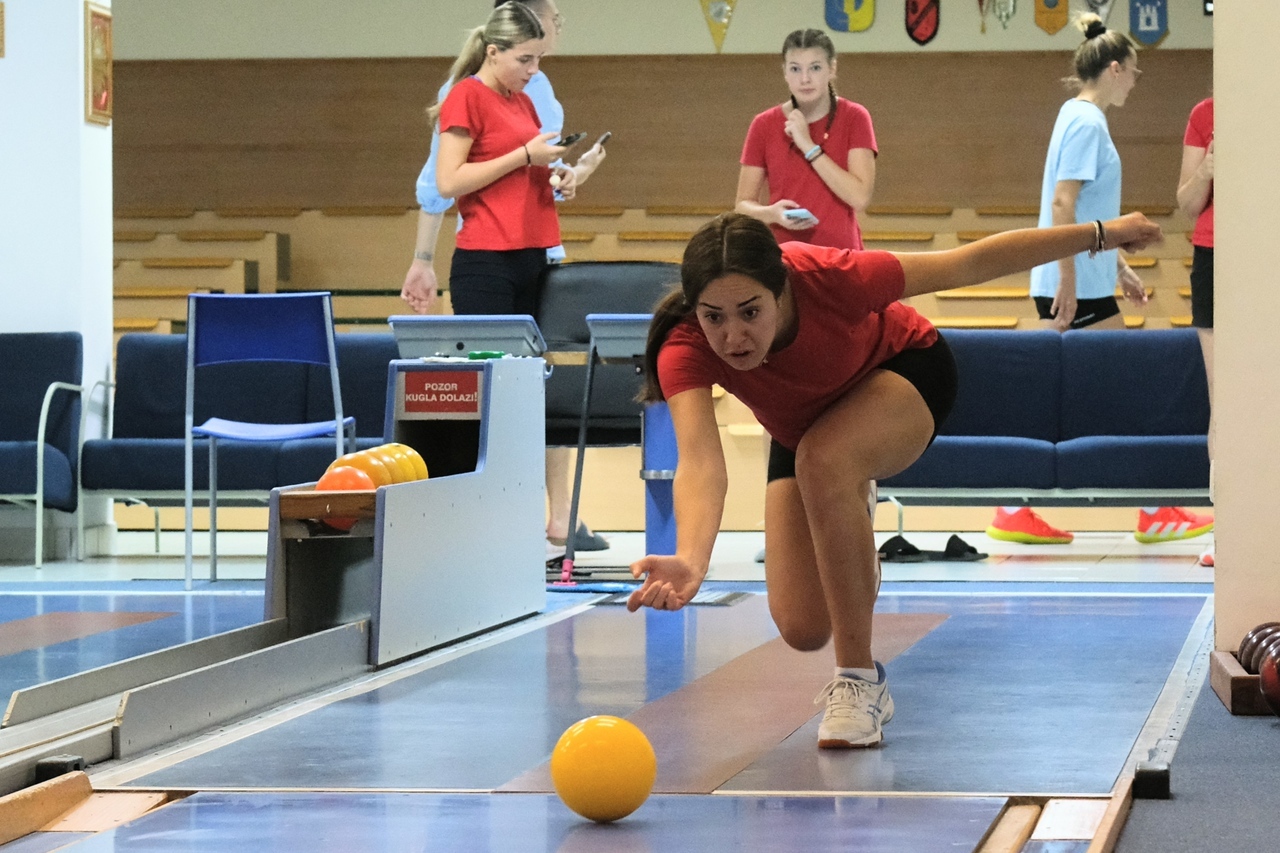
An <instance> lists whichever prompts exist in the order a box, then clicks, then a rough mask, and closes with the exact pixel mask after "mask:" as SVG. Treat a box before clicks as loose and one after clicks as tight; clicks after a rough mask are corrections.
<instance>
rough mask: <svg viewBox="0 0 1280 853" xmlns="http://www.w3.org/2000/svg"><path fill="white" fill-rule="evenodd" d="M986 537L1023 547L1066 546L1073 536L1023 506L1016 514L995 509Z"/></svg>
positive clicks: (1002, 509) (1000, 508)
mask: <svg viewBox="0 0 1280 853" xmlns="http://www.w3.org/2000/svg"><path fill="white" fill-rule="evenodd" d="M987 535H988V536H990V537H991V538H992V539H999V540H1001V541H1004V542H1021V543H1023V544H1024V545H1066V544H1068V543H1070V542H1071V540H1072V539H1074V538H1075V535H1074V534H1072V533H1069V532H1067V531H1066V530H1059V529H1058V528H1056V527H1054V526H1053V525H1051V524H1049V522H1047V521H1045V520H1044V519H1043V518H1041V517H1040V516H1038V515H1036V514H1035V513H1034V512H1032V511H1031V507H1029V506H1024V507H1021V508H1020V509H1018V510H1017V511H1016V512H1006V511H1005V509H1004V507H997V508H996V517H995V520H994V521H992V522H991V526H990V527H988V528H987Z"/></svg>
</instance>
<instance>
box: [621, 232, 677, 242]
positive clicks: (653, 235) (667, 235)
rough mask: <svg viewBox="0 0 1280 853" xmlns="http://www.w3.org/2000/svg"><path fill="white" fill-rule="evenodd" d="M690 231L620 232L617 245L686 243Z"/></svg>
mask: <svg viewBox="0 0 1280 853" xmlns="http://www.w3.org/2000/svg"><path fill="white" fill-rule="evenodd" d="M692 236H693V232H692V231H621V232H619V233H618V242H619V243H687V242H689V238H690V237H692Z"/></svg>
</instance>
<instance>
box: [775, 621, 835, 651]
mask: <svg viewBox="0 0 1280 853" xmlns="http://www.w3.org/2000/svg"><path fill="white" fill-rule="evenodd" d="M774 621H775V623H776V624H777V626H778V633H779V634H781V635H782V641H783V642H784V643H786V644H787V645H788V646H790V647H791V648H793V649H795V650H796V651H798V652H816V651H817V650H818V649H820V648H822V647H823V646H825V645H826V644H827V642H828V641H830V639H831V630H830V629H829V628H827V627H826V626H820V625H802V624H799V623H794V624H790V625H787V624H784V623H782V622H778V621H777V620H776V619H775V620H774Z"/></svg>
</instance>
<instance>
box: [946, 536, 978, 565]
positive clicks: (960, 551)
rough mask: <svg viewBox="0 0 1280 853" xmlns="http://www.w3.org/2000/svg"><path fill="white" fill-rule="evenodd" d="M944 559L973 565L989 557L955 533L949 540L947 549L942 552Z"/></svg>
mask: <svg viewBox="0 0 1280 853" xmlns="http://www.w3.org/2000/svg"><path fill="white" fill-rule="evenodd" d="M942 559H943V560H954V561H957V562H962V563H972V562H975V561H977V560H985V559H987V555H986V554H983V553H981V552H980V551H978V549H977V548H975V547H973V546H972V545H970V544H969V543H968V542H966V541H964V540H963V539H961V538H960V537H959V536H956V535H955V534H954V533H953V534H951V538H950V539H948V540H947V549H946V550H945V551H943V552H942Z"/></svg>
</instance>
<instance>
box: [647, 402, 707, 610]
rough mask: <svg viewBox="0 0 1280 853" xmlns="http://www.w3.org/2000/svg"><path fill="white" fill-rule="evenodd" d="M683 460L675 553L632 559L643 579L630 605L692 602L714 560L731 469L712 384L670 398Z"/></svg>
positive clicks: (676, 487)
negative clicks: (727, 464) (714, 403)
mask: <svg viewBox="0 0 1280 853" xmlns="http://www.w3.org/2000/svg"><path fill="white" fill-rule="evenodd" d="M667 405H668V406H670V408H671V423H672V425H673V426H674V427H675V433H676V445H677V447H679V449H680V461H679V462H678V463H677V464H676V478H675V482H674V484H673V488H674V493H675V515H676V553H675V555H674V556H652V555H651V556H647V557H644V558H643V559H640V560H637V561H636V562H635V563H632V564H631V574H632V576H633V577H636V578H639V577H641V576H643V577H644V579H645V580H644V583H643V584H642V585H641V586H640V588H639V589H637V590H636V591H635V592H633V593H632V594H631V598H630V599H629V600H628V601H627V609H628V610H632V611H635V610H639V609H640V608H641V607H653V608H655V609H657V610H679V609H680V608H681V607H683V606H684V605H686V604H688V603H689V600H690V599H692V598H693V596H694V593H696V592H697V591H698V587H700V586H701V585H702V580H703V578H705V577H706V576H707V569H708V568H709V567H710V565H711V548H712V546H713V545H715V542H716V534H717V533H718V532H719V531H720V518H721V516H722V515H723V514H724V498H725V494H726V493H727V492H728V490H729V475H728V472H727V470H726V468H725V464H724V449H723V448H722V447H721V446H720V428H719V427H718V426H717V425H716V413H715V407H714V405H713V403H712V399H711V389H710V388H695V389H692V390H689V391H681V392H680V393H679V394H676V395H675V396H673V397H671V398H670V399H669V400H667Z"/></svg>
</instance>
